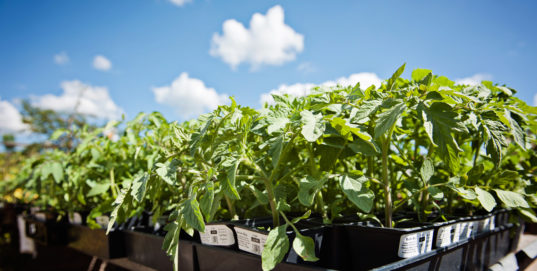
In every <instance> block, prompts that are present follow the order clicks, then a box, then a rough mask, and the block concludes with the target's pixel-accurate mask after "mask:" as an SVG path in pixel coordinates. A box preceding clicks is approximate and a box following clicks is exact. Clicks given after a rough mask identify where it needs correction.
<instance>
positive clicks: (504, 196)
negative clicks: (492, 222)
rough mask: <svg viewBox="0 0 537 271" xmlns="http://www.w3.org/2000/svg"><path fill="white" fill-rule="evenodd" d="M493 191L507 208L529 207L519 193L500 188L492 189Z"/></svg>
mask: <svg viewBox="0 0 537 271" xmlns="http://www.w3.org/2000/svg"><path fill="white" fill-rule="evenodd" d="M494 192H496V195H497V196H498V198H499V199H500V200H501V201H502V202H503V204H504V205H505V207H507V208H518V207H520V208H530V206H529V204H528V202H527V201H526V200H525V199H524V196H523V195H521V194H519V193H516V192H512V191H505V190H500V189H494Z"/></svg>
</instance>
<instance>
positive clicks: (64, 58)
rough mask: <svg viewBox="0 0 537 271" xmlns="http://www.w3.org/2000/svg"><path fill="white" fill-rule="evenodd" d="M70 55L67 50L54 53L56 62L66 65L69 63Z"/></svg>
mask: <svg viewBox="0 0 537 271" xmlns="http://www.w3.org/2000/svg"><path fill="white" fill-rule="evenodd" d="M69 61H70V60H69V56H68V55H67V53H66V52H60V53H58V54H55V55H54V63H56V64H58V65H65V64H68V63H69Z"/></svg>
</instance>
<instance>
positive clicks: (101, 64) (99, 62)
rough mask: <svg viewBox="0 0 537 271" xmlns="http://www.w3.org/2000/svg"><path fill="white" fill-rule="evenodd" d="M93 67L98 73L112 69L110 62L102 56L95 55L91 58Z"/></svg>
mask: <svg viewBox="0 0 537 271" xmlns="http://www.w3.org/2000/svg"><path fill="white" fill-rule="evenodd" d="M93 67H94V68H95V69H97V70H100V71H108V70H110V69H111V68H112V62H110V60H108V58H106V57H104V56H103V55H96V56H95V58H93Z"/></svg>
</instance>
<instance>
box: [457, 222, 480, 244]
mask: <svg viewBox="0 0 537 271" xmlns="http://www.w3.org/2000/svg"><path fill="white" fill-rule="evenodd" d="M459 224H460V231H459V232H460V236H459V240H460V241H463V240H466V239H468V238H470V237H471V236H472V235H474V234H475V230H476V229H477V224H478V223H477V221H466V222H461V223H459Z"/></svg>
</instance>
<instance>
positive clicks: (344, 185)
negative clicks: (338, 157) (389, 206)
mask: <svg viewBox="0 0 537 271" xmlns="http://www.w3.org/2000/svg"><path fill="white" fill-rule="evenodd" d="M366 181H367V178H366V177H365V176H361V177H359V178H358V179H354V178H352V177H349V176H347V175H343V176H340V177H339V185H340V186H341V189H342V190H343V193H345V195H346V196H347V198H348V199H349V200H350V201H351V202H352V203H354V205H356V206H357V207H358V208H359V209H360V210H362V211H363V212H366V213H369V211H371V208H372V207H373V199H374V198H375V194H374V193H373V192H372V191H371V190H369V189H367V188H366V187H365V186H364V185H363V183H365V182H366Z"/></svg>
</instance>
